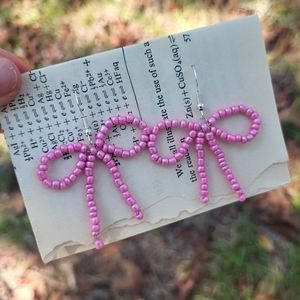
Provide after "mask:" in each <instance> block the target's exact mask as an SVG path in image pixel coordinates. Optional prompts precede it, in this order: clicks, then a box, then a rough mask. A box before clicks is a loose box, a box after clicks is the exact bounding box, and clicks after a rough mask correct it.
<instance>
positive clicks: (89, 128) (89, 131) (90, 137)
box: [74, 92, 94, 145]
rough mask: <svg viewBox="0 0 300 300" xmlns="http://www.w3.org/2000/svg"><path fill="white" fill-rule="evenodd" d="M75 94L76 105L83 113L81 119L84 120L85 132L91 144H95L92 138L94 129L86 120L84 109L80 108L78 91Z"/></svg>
mask: <svg viewBox="0 0 300 300" xmlns="http://www.w3.org/2000/svg"><path fill="white" fill-rule="evenodd" d="M74 94H75V100H76V105H77V107H78V109H79V112H80V115H81V120H82V123H83V127H84V134H85V136H86V137H87V139H88V141H89V143H90V145H93V144H94V143H93V140H92V129H91V127H90V126H88V123H87V121H86V116H85V115H84V113H83V111H82V109H81V108H80V104H79V100H78V97H77V93H76V92H75V93H74Z"/></svg>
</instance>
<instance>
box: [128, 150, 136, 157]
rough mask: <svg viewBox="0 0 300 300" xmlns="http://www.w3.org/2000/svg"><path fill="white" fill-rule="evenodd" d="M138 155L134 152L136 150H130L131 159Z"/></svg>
mask: <svg viewBox="0 0 300 300" xmlns="http://www.w3.org/2000/svg"><path fill="white" fill-rule="evenodd" d="M135 155H136V152H135V151H134V149H130V150H129V156H130V157H133V156H135Z"/></svg>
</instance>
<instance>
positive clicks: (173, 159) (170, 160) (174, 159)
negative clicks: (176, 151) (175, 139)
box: [169, 157, 177, 165]
mask: <svg viewBox="0 0 300 300" xmlns="http://www.w3.org/2000/svg"><path fill="white" fill-rule="evenodd" d="M176 163H177V160H176V158H175V157H171V158H170V159H169V164H170V165H173V164H176Z"/></svg>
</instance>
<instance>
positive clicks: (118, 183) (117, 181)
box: [114, 178, 123, 187]
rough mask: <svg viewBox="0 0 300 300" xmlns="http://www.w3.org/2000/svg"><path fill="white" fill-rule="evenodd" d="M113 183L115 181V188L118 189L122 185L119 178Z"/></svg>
mask: <svg viewBox="0 0 300 300" xmlns="http://www.w3.org/2000/svg"><path fill="white" fill-rule="evenodd" d="M114 181H115V184H116V186H117V187H119V186H121V185H122V184H123V181H122V180H121V179H120V178H117V179H115V180H114Z"/></svg>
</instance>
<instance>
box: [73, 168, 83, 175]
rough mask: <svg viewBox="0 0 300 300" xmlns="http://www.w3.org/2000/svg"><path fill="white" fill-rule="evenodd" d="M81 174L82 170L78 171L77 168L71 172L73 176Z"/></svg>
mask: <svg viewBox="0 0 300 300" xmlns="http://www.w3.org/2000/svg"><path fill="white" fill-rule="evenodd" d="M81 173H82V169H79V168H75V169H74V170H73V171H72V174H74V175H75V176H77V177H78V176H79V175H80V174H81Z"/></svg>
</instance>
